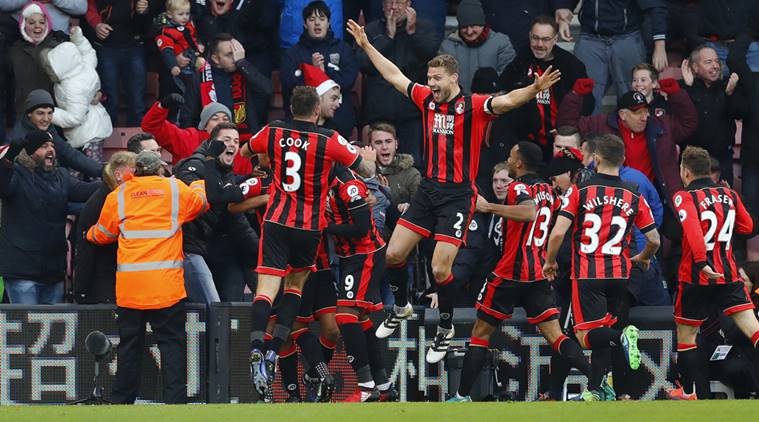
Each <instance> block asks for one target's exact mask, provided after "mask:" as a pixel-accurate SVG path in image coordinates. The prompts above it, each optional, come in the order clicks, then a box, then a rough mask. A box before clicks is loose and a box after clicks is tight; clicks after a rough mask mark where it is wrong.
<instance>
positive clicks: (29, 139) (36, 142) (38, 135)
mask: <svg viewBox="0 0 759 422" xmlns="http://www.w3.org/2000/svg"><path fill="white" fill-rule="evenodd" d="M45 142H53V135H51V134H50V133H49V132H47V131H46V130H39V129H33V130H31V131H30V132H29V133H27V134H26V136H25V137H24V151H26V153H27V154H29V155H32V154H34V151H37V149H38V148H39V147H41V146H42V145H43V144H44V143H45Z"/></svg>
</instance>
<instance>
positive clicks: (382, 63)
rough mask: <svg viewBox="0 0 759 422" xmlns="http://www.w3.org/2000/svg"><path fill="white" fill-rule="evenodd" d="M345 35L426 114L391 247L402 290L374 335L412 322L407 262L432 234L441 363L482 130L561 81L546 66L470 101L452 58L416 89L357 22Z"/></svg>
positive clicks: (436, 357) (392, 276)
mask: <svg viewBox="0 0 759 422" xmlns="http://www.w3.org/2000/svg"><path fill="white" fill-rule="evenodd" d="M348 32H349V33H350V34H351V35H352V36H353V38H354V39H355V40H356V45H358V47H360V48H361V49H363V50H364V51H365V52H366V54H367V56H368V57H369V59H370V60H371V61H372V64H373V65H374V67H376V68H377V70H378V71H379V73H380V74H381V75H382V77H383V78H385V80H387V81H388V82H389V83H390V84H391V85H393V86H394V87H395V89H397V90H398V91H400V92H402V93H403V94H405V95H406V96H408V97H409V98H410V99H411V100H412V101H413V102H414V104H416V106H417V107H418V108H419V109H420V110H421V112H422V124H423V127H424V140H423V142H424V154H423V158H424V165H425V166H426V172H425V178H424V179H423V180H422V182H421V184H420V185H419V189H418V190H417V192H416V194H415V195H414V197H413V198H412V199H411V206H410V207H409V209H408V210H407V211H406V212H405V213H404V214H403V217H402V218H401V219H400V220H399V221H398V225H397V226H396V228H395V230H394V231H393V234H392V236H391V238H390V243H389V245H388V247H387V270H388V278H389V280H390V282H391V283H392V284H393V286H395V287H397V289H396V292H395V293H396V297H395V306H394V307H393V310H392V311H391V312H390V313H389V314H388V316H387V318H386V319H385V321H384V322H383V323H382V324H381V325H380V326H379V327H378V328H377V332H376V335H377V337H379V338H385V337H387V336H389V335H390V334H392V333H393V331H394V330H395V328H396V327H397V326H398V325H399V324H400V322H401V321H402V320H404V319H406V318H408V317H410V316H411V314H412V308H411V305H410V304H409V302H408V291H407V285H408V283H407V278H408V274H407V272H406V257H407V256H408V255H409V253H410V252H411V250H412V249H413V248H414V247H415V246H416V244H417V243H419V241H420V240H421V239H422V238H424V237H430V236H433V235H434V238H435V240H436V241H437V243H436V245H435V249H434V252H433V254H432V273H433V276H434V278H435V282H436V283H437V285H438V300H439V308H440V315H441V316H444V317H447V318H445V319H441V321H440V324H439V326H438V332H437V335H436V336H435V340H434V342H433V345H432V347H431V350H432V353H431V354H430V355H428V356H427V361H428V362H430V363H436V362H439V361H440V360H441V359H442V358H443V357H444V356H445V353H446V351H447V350H448V343H449V342H450V340H451V339H452V338H453V336H454V331H453V326H452V324H451V315H452V314H453V303H452V298H451V297H450V293H448V292H449V291H450V288H449V286H450V284H451V282H453V275H452V273H451V267H452V265H453V260H454V258H455V257H456V254H457V253H458V250H459V247H460V246H461V243H462V241H463V240H464V239H465V237H466V231H467V228H468V226H469V220H470V219H471V218H472V213H473V212H474V206H475V199H476V190H475V188H474V180H475V178H476V175H477V169H478V165H479V160H480V144H481V143H482V140H483V138H484V136H483V135H484V133H485V130H486V129H487V127H488V124H489V123H490V122H491V121H492V120H494V119H495V118H496V117H497V116H498V115H499V114H502V113H505V112H507V111H509V110H511V109H514V108H516V107H519V106H521V105H522V104H525V103H526V102H528V101H529V100H531V99H532V98H534V97H535V95H537V94H538V93H539V92H542V91H543V90H545V89H548V88H550V87H551V86H552V85H554V84H555V83H556V82H558V80H559V78H560V72H559V71H558V70H555V71H551V70H550V69H551V68H550V67H549V68H548V69H547V70H546V72H545V73H544V74H543V75H542V76H536V78H535V82H534V83H533V84H532V85H530V86H528V87H526V88H522V89H517V90H514V91H511V92H510V93H508V94H505V95H499V96H496V97H493V96H489V95H471V96H468V95H463V94H462V92H461V88H460V86H459V84H458V77H459V75H458V64H457V62H456V59H454V58H453V57H452V56H449V55H442V56H437V57H435V58H433V59H432V60H430V61H429V63H428V70H427V84H428V86H425V85H420V84H416V83H413V82H411V80H410V79H409V78H407V77H406V76H405V75H404V74H403V73H402V72H401V71H400V69H398V67H397V66H396V65H395V64H393V63H392V62H391V61H390V60H388V59H387V58H385V57H384V56H382V54H381V53H380V52H379V51H377V49H376V48H374V46H372V44H371V43H370V42H369V40H368V38H367V36H366V33H365V32H364V28H363V27H361V26H359V25H358V24H357V23H356V22H354V21H353V20H349V21H348Z"/></svg>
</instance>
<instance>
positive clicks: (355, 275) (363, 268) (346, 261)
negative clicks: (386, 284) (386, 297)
mask: <svg viewBox="0 0 759 422" xmlns="http://www.w3.org/2000/svg"><path fill="white" fill-rule="evenodd" d="M384 272H385V248H384V247H382V248H381V249H379V250H377V251H374V252H372V253H369V254H356V255H353V256H349V257H345V258H342V257H341V258H340V279H339V280H338V283H337V285H336V288H337V306H346V307H351V308H361V309H364V310H366V311H369V312H372V311H377V310H381V309H382V297H381V296H380V289H379V287H380V281H381V280H382V276H383V274H384Z"/></svg>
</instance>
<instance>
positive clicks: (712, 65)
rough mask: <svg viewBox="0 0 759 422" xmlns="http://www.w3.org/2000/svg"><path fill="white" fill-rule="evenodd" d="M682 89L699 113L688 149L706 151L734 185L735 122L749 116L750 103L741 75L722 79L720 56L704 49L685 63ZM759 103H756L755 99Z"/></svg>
mask: <svg viewBox="0 0 759 422" xmlns="http://www.w3.org/2000/svg"><path fill="white" fill-rule="evenodd" d="M681 69H682V72H683V80H682V82H681V86H682V87H683V89H684V90H685V91H686V92H687V93H688V95H689V96H690V98H691V100H692V101H693V104H695V105H696V110H697V111H698V117H699V119H698V129H697V130H696V131H695V132H693V135H692V136H690V137H689V138H688V139H687V140H686V145H694V146H697V147H701V148H704V149H705V150H707V151H708V152H709V155H711V156H712V157H714V158H716V159H718V160H719V162H720V167H721V169H722V178H723V179H724V180H725V181H727V183H729V184H732V183H733V145H734V144H735V120H736V119H741V118H743V116H745V115H746V114H747V108H748V99H747V98H745V97H744V95H743V90H740V89H736V87H737V86H738V85H739V82H738V81H739V79H740V78H739V77H738V74H737V73H733V74H731V75H730V78H729V79H723V78H722V66H721V64H720V60H719V57H717V52H716V51H715V50H714V49H713V48H711V47H709V46H707V45H700V46H698V47H696V48H695V49H694V50H693V51H692V52H691V54H690V57H689V58H688V59H686V60H683V64H682V67H681ZM754 101H756V99H754Z"/></svg>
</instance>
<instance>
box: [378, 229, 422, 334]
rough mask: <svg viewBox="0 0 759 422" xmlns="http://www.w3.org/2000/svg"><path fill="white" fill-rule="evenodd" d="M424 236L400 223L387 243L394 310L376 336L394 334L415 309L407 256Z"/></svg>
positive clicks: (387, 264) (387, 263)
mask: <svg viewBox="0 0 759 422" xmlns="http://www.w3.org/2000/svg"><path fill="white" fill-rule="evenodd" d="M423 237H424V236H422V235H421V234H419V233H417V232H415V231H412V230H410V229H408V228H406V227H404V226H402V225H400V224H398V225H397V226H395V230H393V234H392V235H391V236H390V242H389V243H388V245H387V252H386V255H385V263H386V267H387V278H388V279H389V280H390V287H391V289H393V296H395V305H394V306H393V310H392V311H391V312H390V313H388V315H387V317H386V318H385V320H384V321H383V322H382V324H380V326H379V327H377V331H376V333H375V334H376V336H377V337H378V338H385V337H388V336H390V335H391V334H393V332H394V331H395V329H396V328H398V325H400V323H401V321H403V320H405V319H407V318H409V317H410V316H411V315H412V314H413V313H414V310H413V308H412V307H411V304H410V303H409V301H408V270H407V268H406V258H407V257H408V256H409V254H410V253H411V251H413V250H414V248H415V247H416V245H417V244H418V243H419V241H420V240H422V238H423Z"/></svg>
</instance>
